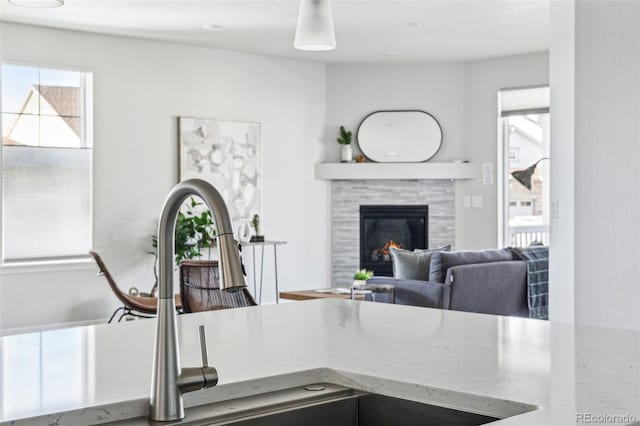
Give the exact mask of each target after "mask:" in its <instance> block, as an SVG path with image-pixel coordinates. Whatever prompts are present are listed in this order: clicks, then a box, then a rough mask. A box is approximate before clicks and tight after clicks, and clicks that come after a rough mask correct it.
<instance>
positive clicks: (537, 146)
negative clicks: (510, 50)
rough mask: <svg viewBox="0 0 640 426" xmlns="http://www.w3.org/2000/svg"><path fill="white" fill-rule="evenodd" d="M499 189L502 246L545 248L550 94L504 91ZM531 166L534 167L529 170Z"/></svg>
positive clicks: (533, 90) (536, 90) (542, 89)
mask: <svg viewBox="0 0 640 426" xmlns="http://www.w3.org/2000/svg"><path fill="white" fill-rule="evenodd" d="M499 104H500V122H501V128H502V135H501V138H499V141H498V143H499V145H500V144H501V149H499V150H498V152H499V155H500V156H501V158H500V159H499V164H500V169H499V170H500V172H499V176H500V180H499V182H501V185H502V187H501V188H499V191H500V196H499V200H500V201H499V202H500V206H499V209H498V211H499V212H500V226H499V229H500V233H501V235H500V236H499V241H500V242H501V244H502V245H503V246H514V247H526V246H529V245H531V244H534V243H541V244H545V245H547V244H549V200H550V198H549V192H550V180H549V153H550V140H549V88H548V87H537V88H528V89H512V90H503V91H501V92H500V96H499ZM534 165H535V167H533V166H534Z"/></svg>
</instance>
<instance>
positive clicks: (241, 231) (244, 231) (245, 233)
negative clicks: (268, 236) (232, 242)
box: [238, 222, 251, 243]
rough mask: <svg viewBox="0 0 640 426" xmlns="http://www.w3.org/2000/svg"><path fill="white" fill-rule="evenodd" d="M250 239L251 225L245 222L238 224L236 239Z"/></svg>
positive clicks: (244, 241)
mask: <svg viewBox="0 0 640 426" xmlns="http://www.w3.org/2000/svg"><path fill="white" fill-rule="evenodd" d="M250 239H251V227H250V226H249V224H248V223H247V222H242V223H241V224H240V225H239V226H238V240H239V241H242V242H243V243H246V242H247V241H249V240H250Z"/></svg>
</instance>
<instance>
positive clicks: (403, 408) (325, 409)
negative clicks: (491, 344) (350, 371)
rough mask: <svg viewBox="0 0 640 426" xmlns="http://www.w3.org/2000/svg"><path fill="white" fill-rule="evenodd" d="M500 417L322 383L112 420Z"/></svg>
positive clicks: (372, 424) (252, 423) (340, 424)
mask: <svg viewBox="0 0 640 426" xmlns="http://www.w3.org/2000/svg"><path fill="white" fill-rule="evenodd" d="M495 420H499V419H498V418H497V417H491V416H487V415H482V414H476V413H471V412H467V411H461V410H454V409H451V408H444V407H439V406H435V405H430V404H423V403H418V402H413V401H408V400H405V399H400V398H393V397H389V396H384V395H377V394H372V393H368V392H361V391H357V390H354V389H350V388H347V387H343V386H339V385H335V384H330V383H321V384H316V385H308V386H302V387H296V388H291V389H285V390H279V391H274V392H268V393H263V394H259V395H255V396H249V397H244V398H237V399H232V400H228V401H223V402H217V403H214V404H208V405H202V406H198V407H193V408H189V409H187V410H186V417H185V419H184V420H182V421H177V422H168V423H166V422H163V423H155V422H150V421H149V420H148V419H147V418H139V419H129V420H125V421H120V422H114V423H110V424H112V425H124V424H127V425H149V424H158V425H160V424H161V425H228V424H232V425H237V426H257V425H259V426H272V425H273V426H288V425H296V426H298V425H304V426H320V425H322V426H359V425H367V426H382V425H385V426H386V425H403V426H412V425H421V426H422V425H456V426H465V425H482V424H486V423H490V422H493V421H495Z"/></svg>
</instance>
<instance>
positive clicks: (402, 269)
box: [389, 245, 451, 281]
mask: <svg viewBox="0 0 640 426" xmlns="http://www.w3.org/2000/svg"><path fill="white" fill-rule="evenodd" d="M450 250H451V245H446V246H442V247H438V248H434V249H418V250H414V251H409V250H403V249H398V248H394V247H391V248H390V249H389V251H390V252H391V257H392V259H393V276H394V278H398V279H402V280H420V281H428V280H429V265H430V264H431V256H432V255H433V253H436V252H438V251H450Z"/></svg>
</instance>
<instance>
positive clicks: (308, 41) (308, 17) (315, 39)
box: [293, 0, 336, 51]
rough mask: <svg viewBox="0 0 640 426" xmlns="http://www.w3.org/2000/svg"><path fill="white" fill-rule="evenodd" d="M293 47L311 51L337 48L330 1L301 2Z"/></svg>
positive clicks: (306, 0)
mask: <svg viewBox="0 0 640 426" xmlns="http://www.w3.org/2000/svg"><path fill="white" fill-rule="evenodd" d="M293 45H294V47H295V48H296V49H299V50H311V51H321V50H333V49H335V48H336V34H335V31H334V29H333V16H332V14H331V1H330V0H300V10H299V12H298V26H297V27H296V38H295V41H294V43H293Z"/></svg>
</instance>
